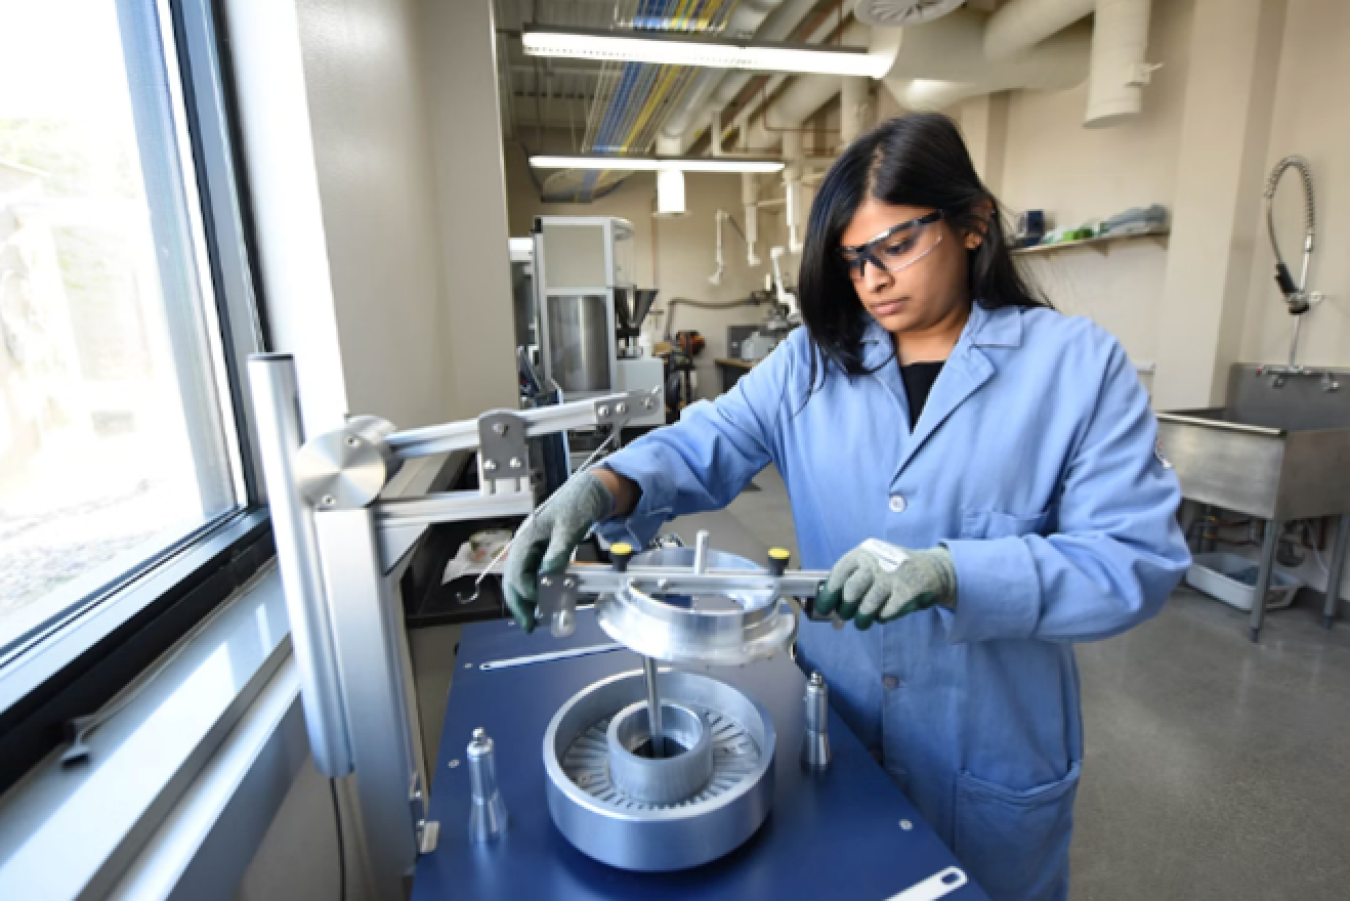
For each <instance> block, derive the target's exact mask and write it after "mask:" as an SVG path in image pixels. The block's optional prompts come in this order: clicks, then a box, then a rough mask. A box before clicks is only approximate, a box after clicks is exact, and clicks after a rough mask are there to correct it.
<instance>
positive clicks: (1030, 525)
mask: <svg viewBox="0 0 1350 901" xmlns="http://www.w3.org/2000/svg"><path fill="white" fill-rule="evenodd" d="M1049 520H1050V513H1049V511H1046V512H1044V513H1004V512H1001V511H999V510H966V511H964V512H963V513H962V514H961V537H962V538H977V539H987V538H1019V537H1021V536H1023V535H1040V534H1043V533H1044V532H1043V530H1044V529H1045V524H1046V523H1047V522H1048V521H1049Z"/></svg>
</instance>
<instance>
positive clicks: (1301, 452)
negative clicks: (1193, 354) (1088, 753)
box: [1158, 364, 1350, 640]
mask: <svg viewBox="0 0 1350 901" xmlns="http://www.w3.org/2000/svg"><path fill="white" fill-rule="evenodd" d="M1343 386H1344V387H1343ZM1158 443H1159V445H1160V446H1161V448H1162V452H1163V455H1164V456H1165V457H1167V459H1168V460H1169V461H1170V462H1171V464H1172V465H1173V466H1174V467H1175V468H1176V472H1177V476H1178V477H1179V478H1180V480H1181V492H1182V494H1183V495H1184V496H1185V497H1187V498H1189V499H1191V500H1196V501H1200V502H1202V503H1206V504H1213V505H1215V506H1217V507H1222V508H1224V509H1226V510H1232V511H1235V512H1238V513H1245V514H1247V515H1249V516H1256V517H1260V518H1261V519H1267V520H1270V521H1271V525H1270V526H1269V527H1268V528H1267V529H1266V546H1265V547H1264V548H1263V553H1262V563H1263V565H1262V575H1261V579H1260V580H1259V581H1258V585H1257V592H1256V596H1257V597H1258V598H1262V597H1264V596H1265V587H1266V586H1267V585H1268V584H1269V570H1270V566H1271V563H1272V562H1273V558H1274V553H1275V548H1276V545H1277V543H1278V539H1279V532H1280V524H1281V523H1283V522H1286V521H1288V520H1293V519H1309V518H1312V517H1318V516H1343V517H1344V516H1345V514H1347V513H1350V371H1346V370H1340V371H1322V370H1319V371H1317V372H1316V373H1311V374H1308V373H1299V372H1297V371H1289V370H1287V369H1272V368H1270V367H1262V366H1252V365H1243V364H1238V365H1235V366H1233V368H1232V370H1231V372H1230V373H1229V378H1228V401H1227V403H1226V404H1225V405H1224V406H1223V407H1217V408H1212V409H1204V410H1177V411H1170V412H1163V413H1159V414H1158ZM1347 537H1350V517H1347V518H1344V519H1342V521H1341V528H1340V529H1339V531H1338V533H1337V540H1336V552H1335V553H1334V554H1333V560H1332V565H1331V569H1332V573H1331V575H1332V576H1333V577H1335V576H1338V574H1339V572H1340V570H1341V566H1342V564H1343V560H1344V556H1345V545H1346V538H1347ZM1329 584H1332V585H1337V584H1339V579H1338V578H1336V579H1333V581H1332V582H1331V583H1329ZM1327 594H1328V603H1327V608H1326V612H1325V616H1324V621H1325V622H1326V624H1327V625H1330V619H1331V617H1332V616H1333V615H1334V612H1335V592H1334V591H1328V592H1327ZM1263 611H1264V606H1263V605H1262V604H1256V605H1255V607H1254V608H1253V611H1252V639H1253V640H1255V639H1256V637H1257V634H1258V632H1259V630H1260V627H1261V619H1262V616H1263Z"/></svg>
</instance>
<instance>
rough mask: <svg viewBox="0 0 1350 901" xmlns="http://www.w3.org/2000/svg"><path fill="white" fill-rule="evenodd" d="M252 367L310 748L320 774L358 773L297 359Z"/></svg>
mask: <svg viewBox="0 0 1350 901" xmlns="http://www.w3.org/2000/svg"><path fill="white" fill-rule="evenodd" d="M248 371H249V381H250V383H251V387H252V391H253V408H254V411H255V413H256V415H257V418H258V455H259V457H260V458H261V461H262V470H263V479H264V480H265V482H266V485H267V498H268V506H269V507H270V510H271V515H272V533H273V535H274V536H275V539H276V545H277V563H278V565H279V567H280V570H281V585H282V588H283V589H284V591H285V594H286V612H287V615H288V616H289V617H290V621H291V648H292V649H293V650H294V652H295V661H296V665H297V667H298V669H299V672H300V693H301V698H302V699H303V702H304V709H305V727H306V729H307V731H308V732H309V746H310V752H311V753H312V754H313V755H314V765H315V767H317V768H318V770H319V772H321V773H323V774H324V775H325V776H327V777H328V778H330V779H338V778H341V777H342V776H346V775H347V774H348V773H350V772H351V771H352V752H351V742H350V739H349V735H348V732H347V718H346V715H345V713H344V709H343V704H342V685H341V681H340V676H339V674H338V666H337V652H336V650H335V648H334V646H333V626H332V620H331V611H330V610H329V606H328V602H327V598H326V596H325V594H324V587H323V571H322V569H321V565H320V559H319V543H318V538H317V537H316V534H315V530H314V511H313V510H312V509H311V508H310V507H309V506H308V505H307V504H306V503H305V502H304V499H303V498H302V497H301V495H300V488H299V478H298V475H297V473H296V469H295V466H296V457H297V454H298V452H299V450H300V447H301V443H302V438H301V428H300V399H299V396H298V393H297V389H296V381H295V361H294V360H293V359H292V358H291V355H290V354H254V355H253V356H252V357H250V358H249V361H248Z"/></svg>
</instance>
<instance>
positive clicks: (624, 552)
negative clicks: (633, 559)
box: [609, 541, 633, 557]
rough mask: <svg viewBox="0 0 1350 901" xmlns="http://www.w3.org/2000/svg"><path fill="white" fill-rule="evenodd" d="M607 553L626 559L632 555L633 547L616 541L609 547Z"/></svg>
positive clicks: (624, 542)
mask: <svg viewBox="0 0 1350 901" xmlns="http://www.w3.org/2000/svg"><path fill="white" fill-rule="evenodd" d="M609 552H610V554H611V555H618V556H620V557H627V556H629V555H630V554H632V553H633V546H632V545H631V544H629V543H627V542H626V541H616V542H615V543H614V544H611V545H610V546H609Z"/></svg>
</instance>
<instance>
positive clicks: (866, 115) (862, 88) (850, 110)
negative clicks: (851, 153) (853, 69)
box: [839, 76, 872, 147]
mask: <svg viewBox="0 0 1350 901" xmlns="http://www.w3.org/2000/svg"><path fill="white" fill-rule="evenodd" d="M870 90H871V88H870V85H869V84H868V79H866V78H850V77H847V76H845V77H843V78H841V79H840V86H839V139H840V143H841V144H843V146H845V147H847V146H848V145H849V144H852V143H853V142H854V141H856V140H857V139H858V138H859V137H861V136H862V135H863V133H864V132H866V131H868V130H869V129H870V128H871V127H872V103H871V97H870Z"/></svg>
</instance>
